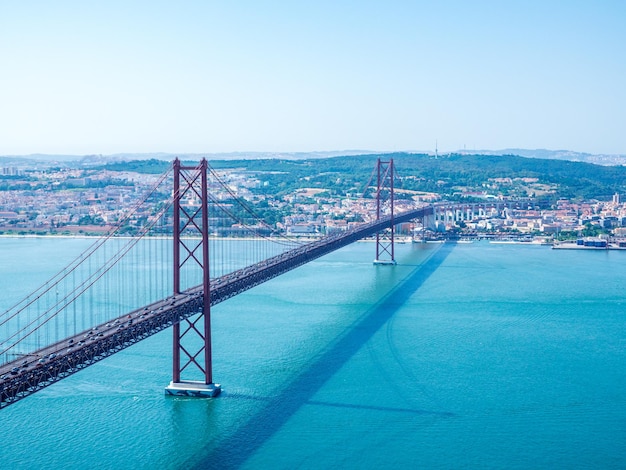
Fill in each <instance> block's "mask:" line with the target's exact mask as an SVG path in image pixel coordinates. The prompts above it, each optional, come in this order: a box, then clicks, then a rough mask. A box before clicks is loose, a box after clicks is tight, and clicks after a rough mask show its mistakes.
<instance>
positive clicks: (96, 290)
mask: <svg viewBox="0 0 626 470" xmlns="http://www.w3.org/2000/svg"><path fill="white" fill-rule="evenodd" d="M374 177H375V181H376V184H375V185H372V187H373V188H374V190H375V191H374V194H373V197H372V199H371V201H372V217H371V220H369V221H366V222H364V223H362V224H360V225H358V226H356V227H354V228H352V229H350V230H347V231H345V232H337V233H333V234H330V235H328V236H325V237H323V238H319V239H316V240H314V241H306V242H305V241H302V240H299V239H295V238H287V237H285V236H283V235H282V234H280V233H278V232H277V231H276V230H275V229H274V228H273V227H270V226H268V225H267V224H265V223H263V222H262V221H261V220H260V219H259V218H258V217H256V215H255V214H254V212H253V211H252V210H251V208H250V206H249V204H248V203H246V201H244V200H243V199H241V198H239V197H238V196H237V195H236V194H235V193H234V192H233V191H232V190H231V189H230V188H229V186H228V185H226V184H224V182H223V178H222V177H221V176H220V175H219V174H218V173H217V172H216V171H214V170H213V169H212V168H211V167H209V165H208V164H207V162H206V160H203V161H202V162H201V163H200V164H199V165H197V166H185V165H183V164H181V162H180V161H178V160H176V161H175V162H174V164H173V166H172V168H171V169H170V170H169V171H168V172H166V173H165V174H163V175H162V176H161V177H160V178H159V179H158V181H157V182H156V184H155V186H154V187H153V189H152V190H151V191H149V192H148V194H146V195H145V197H144V198H143V199H142V200H141V201H140V202H139V203H138V204H137V205H136V206H135V207H134V208H133V209H132V210H130V211H129V212H128V214H127V216H126V217H125V218H124V219H123V220H121V221H119V223H118V226H117V228H116V229H114V230H113V231H111V232H110V233H109V234H108V235H106V236H105V237H103V238H101V239H98V240H97V241H96V242H95V243H94V244H93V245H92V246H91V247H89V248H88V249H87V250H86V251H85V252H84V253H82V254H81V255H80V256H78V257H77V258H76V259H75V260H73V261H72V262H71V263H70V264H69V265H68V266H67V267H66V268H64V269H63V270H62V271H60V272H59V273H57V274H56V275H55V276H54V277H53V278H52V279H50V280H49V281H48V282H46V283H45V284H44V285H42V286H41V287H40V288H39V289H37V290H36V291H35V292H33V293H32V294H31V295H29V296H28V297H26V298H25V299H23V300H22V301H21V302H19V303H17V304H16V305H15V306H14V307H12V308H10V309H9V310H7V311H6V312H4V313H3V314H2V315H1V316H0V407H5V406H8V405H9V404H11V403H14V402H16V401H18V400H20V399H22V398H25V397H26V396H28V395H30V394H32V393H35V392H37V391H38V390H41V389H42V388H44V387H46V386H48V385H51V384H53V383H55V382H58V381H60V380H62V379H63V378H65V377H67V376H69V375H71V374H74V373H76V372H78V371H80V370H81V369H84V368H85V367H88V366H90V365H92V364H94V363H96V362H98V361H100V360H102V359H104V358H106V357H108V356H111V355H112V354H115V353H116V352H118V351H121V350H122V349H125V348H127V347H129V346H131V345H133V344H135V343H137V342H139V341H141V340H143V339H145V338H147V337H149V336H151V335H153V334H155V333H157V332H159V331H162V330H164V329H166V328H169V327H172V330H173V367H172V382H171V383H170V384H169V386H167V387H166V393H168V394H172V395H187V396H194V395H197V396H215V395H217V394H219V392H220V386H219V385H217V384H215V383H214V381H213V376H212V362H211V307H212V306H214V305H216V304H218V303H220V302H222V301H224V300H226V299H229V298H231V297H233V296H235V295H237V294H239V293H241V292H243V291H245V290H248V289H250V288H252V287H254V286H256V285H259V284H261V283H263V282H265V281H268V280H270V279H272V278H274V277H276V276H279V275H281V274H283V273H285V272H287V271H290V270H292V269H294V268H297V267H298V266H301V265H303V264H305V263H308V262H309V261H312V260H314V259H316V258H319V257H321V256H324V255H326V254H328V253H330V252H332V251H334V250H337V249H339V248H341V247H344V246H346V245H348V244H350V243H353V242H355V241H357V240H360V239H363V238H366V237H372V236H375V237H376V260H375V262H376V263H382V264H388V263H394V262H395V259H394V256H395V254H394V226H395V225H397V224H400V223H404V222H408V221H411V220H413V219H417V218H421V219H424V218H425V217H428V216H431V215H433V214H434V209H433V207H432V206H429V207H417V208H415V207H414V208H410V209H407V210H404V211H402V212H400V213H395V212H394V191H393V185H394V165H393V160H390V161H380V160H379V162H378V165H377V168H376V173H375V175H374ZM172 187H173V190H172ZM164 193H169V197H167V198H166V199H165V202H163V199H161V198H160V197H159V194H164ZM233 220H234V221H236V223H237V224H236V226H237V230H238V231H239V232H240V233H247V234H248V235H247V238H246V241H241V240H233V239H224V238H222V237H215V236H212V230H213V227H220V226H221V227H224V226H226V225H228V224H227V222H226V221H233ZM231 225H232V222H231ZM129 227H132V228H133V231H134V232H135V233H134V234H133V236H127V232H128V228H129Z"/></svg>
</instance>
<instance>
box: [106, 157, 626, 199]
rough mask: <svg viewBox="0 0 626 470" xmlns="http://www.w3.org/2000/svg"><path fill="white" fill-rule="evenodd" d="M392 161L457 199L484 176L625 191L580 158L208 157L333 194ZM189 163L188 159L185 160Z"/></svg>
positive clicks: (565, 192)
mask: <svg viewBox="0 0 626 470" xmlns="http://www.w3.org/2000/svg"><path fill="white" fill-rule="evenodd" d="M379 157H380V158H382V159H383V160H389V159H390V158H393V159H394V163H395V166H396V171H397V173H398V175H399V176H400V182H399V187H401V188H404V189H411V190H417V191H427V192H437V193H439V194H441V195H442V196H443V197H448V198H457V197H459V191H458V188H459V187H463V188H474V189H475V190H480V189H481V188H484V187H486V186H487V185H488V183H489V181H490V180H493V179H500V178H509V179H520V178H536V179H537V180H538V182H539V183H541V184H544V185H551V186H553V187H554V191H553V194H552V198H559V197H562V198H568V199H575V198H580V199H593V198H599V199H606V198H609V197H610V196H611V195H612V194H614V193H624V192H626V167H624V166H601V165H594V164H590V163H583V162H572V161H565V160H550V159H537V158H525V157H520V156H515V155H501V156H494V155H461V154H450V155H445V156H438V157H435V156H433V155H425V154H411V153H386V154H380V155H378V154H372V155H357V156H343V157H332V158H316V159H307V160H281V159H249V160H246V159H242V160H210V161H209V164H210V165H211V166H212V167H213V168H216V169H226V168H240V169H242V170H245V171H248V172H250V173H254V175H255V176H256V177H257V178H258V179H260V180H261V181H263V182H264V186H263V187H264V188H265V189H264V190H265V191H272V192H274V193H276V194H280V193H282V192H285V193H288V192H291V191H293V190H295V189H298V188H305V187H319V188H324V189H328V190H329V192H331V193H335V194H345V193H348V192H355V191H356V192H358V191H361V190H363V189H364V187H365V184H366V183H367V182H368V181H369V180H370V177H371V176H372V172H373V170H374V168H375V165H376V160H377V158H379ZM189 163H191V162H189ZM167 165H168V163H167V162H164V161H162V160H144V161H132V162H119V163H111V164H108V165H105V166H103V167H102V168H103V169H108V170H118V171H121V170H126V171H138V172H146V173H159V172H162V171H164V170H165V168H166V167H167Z"/></svg>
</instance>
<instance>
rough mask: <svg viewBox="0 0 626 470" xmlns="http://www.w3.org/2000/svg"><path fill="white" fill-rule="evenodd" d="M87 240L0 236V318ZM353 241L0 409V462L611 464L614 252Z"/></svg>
mask: <svg viewBox="0 0 626 470" xmlns="http://www.w3.org/2000/svg"><path fill="white" fill-rule="evenodd" d="M88 243H89V241H88V240H87V241H86V240H81V239H62V238H34V239H32V238H30V239H29V238H0V286H1V287H2V295H3V297H2V298H1V299H0V310H4V309H6V308H8V307H9V306H10V305H12V303H14V301H16V300H18V299H19V298H20V297H21V296H22V295H25V294H27V293H28V292H29V291H31V290H32V289H33V288H35V287H37V286H38V285H39V284H41V282H43V281H44V280H45V279H47V277H49V276H50V275H52V274H54V273H55V272H56V271H58V270H59V269H60V268H61V267H62V266H63V265H64V264H66V263H67V262H68V261H69V260H70V259H71V258H72V257H73V256H75V255H77V254H78V253H80V252H81V251H82V249H84V248H85V247H86V245H87V244H88ZM373 252H374V246H373V244H371V243H356V244H353V245H351V246H349V247H346V248H344V249H342V250H339V251H337V252H335V253H332V254H330V255H327V256H326V257H323V258H321V259H319V260H316V261H314V262H311V263H309V264H308V265H305V266H303V267H300V268H298V269H296V270H294V271H291V272H290V273H287V274H285V275H283V276H281V277H279V278H277V279H274V280H272V281H270V282H268V283H266V284H264V285H261V286H258V287H256V288H254V289H252V290H250V291H248V292H246V293H243V294H241V295H239V296H237V297H235V298H233V299H230V300H228V301H226V302H224V303H223V304H219V305H218V306H216V307H214V309H213V331H214V337H213V351H214V379H215V381H216V382H219V383H221V384H222V387H223V393H222V395H221V396H220V397H218V398H216V399H191V398H173V397H165V396H164V392H163V389H164V387H165V386H166V385H167V384H168V383H169V381H170V380H171V377H170V374H171V332H170V331H165V332H162V333H160V334H157V335H155V336H153V337H151V338H149V339H148V340H145V341H143V342H142V343H139V344H137V345H135V346H132V347H130V348H128V349H126V350H125V351H123V352H121V353H118V354H116V355H115V356H113V357H110V358H108V359H105V360H104V361H102V362H100V363H98V364H97V365H95V366H92V367H89V368H87V369H86V370H84V371H81V372H79V373H77V374H76V375H74V376H72V377H70V378H67V379H65V380H63V381H61V382H59V383H57V384H55V385H52V386H50V387H48V388H47V389H45V390H43V391H41V392H38V393H36V394H35V395H33V396H31V397H28V398H26V399H24V400H22V401H20V402H18V403H16V404H14V405H11V406H9V407H7V408H5V409H2V410H0V423H1V425H2V430H3V432H2V440H1V444H0V468H7V469H57V468H59V469H60V468H63V469H66V468H97V469H126V468H128V469H143V468H145V469H154V468H159V469H188V468H338V467H342V468H380V467H383V466H384V467H387V468H416V467H417V468H520V469H521V468H524V469H526V468H626V252H614V251H609V252H606V251H569V250H551V249H549V247H541V246H530V245H496V244H488V243H474V244H458V245H454V244H426V245H419V244H415V245H411V244H406V245H398V246H397V259H398V265H397V266H393V267H392V266H373V265H372V259H373Z"/></svg>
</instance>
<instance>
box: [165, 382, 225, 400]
mask: <svg viewBox="0 0 626 470" xmlns="http://www.w3.org/2000/svg"><path fill="white" fill-rule="evenodd" d="M221 391H222V386H221V385H220V384H205V383H204V382H196V381H192V380H189V381H182V382H170V384H169V385H168V386H167V387H165V394H166V395H173V396H175V397H204V398H213V397H216V396H218V395H219V394H220V392H221Z"/></svg>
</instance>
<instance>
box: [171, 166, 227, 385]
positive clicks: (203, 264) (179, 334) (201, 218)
mask: <svg viewBox="0 0 626 470" xmlns="http://www.w3.org/2000/svg"><path fill="white" fill-rule="evenodd" d="M207 169H208V166H207V161H206V160H205V159H202V161H201V162H200V164H199V165H198V166H183V165H182V164H181V162H180V161H179V160H178V159H176V160H174V203H173V219H174V223H173V231H174V235H173V236H174V279H173V280H174V298H176V296H178V295H179V294H180V292H181V279H182V278H183V275H184V277H185V278H186V279H187V278H189V277H191V278H192V279H195V278H196V277H201V279H197V281H201V282H197V281H194V283H195V284H196V285H197V284H200V283H201V284H202V285H203V292H202V295H203V299H202V311H201V312H200V314H199V315H195V316H192V317H190V318H188V319H184V320H181V321H180V322H178V323H175V324H174V325H173V330H174V335H173V367H172V381H171V382H170V384H169V385H168V386H167V387H166V388H165V393H166V394H168V395H179V396H202V397H207V396H208V397H215V396H217V395H219V393H220V391H221V387H220V385H219V384H215V383H213V372H212V359H211V290H210V289H211V287H210V281H209V280H210V277H209V274H210V273H209V222H208V218H209V216H208V207H209V205H208V181H207ZM183 202H184V204H183ZM183 234H184V235H185V237H183ZM186 287H191V286H186ZM182 290H184V289H182ZM183 372H186V373H187V374H189V375H192V374H193V375H194V376H195V378H202V379H203V380H190V379H189V380H183V379H182V378H181V374H182V373H183Z"/></svg>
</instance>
